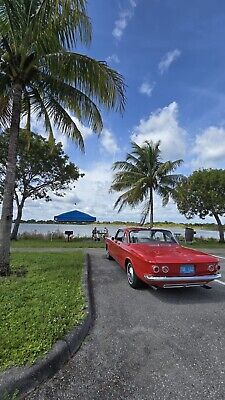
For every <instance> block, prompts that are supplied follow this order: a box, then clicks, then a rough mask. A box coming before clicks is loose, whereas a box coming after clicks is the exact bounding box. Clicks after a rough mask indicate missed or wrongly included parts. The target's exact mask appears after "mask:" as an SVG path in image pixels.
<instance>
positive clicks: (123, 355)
mask: <svg viewBox="0 0 225 400" xmlns="http://www.w3.org/2000/svg"><path fill="white" fill-rule="evenodd" d="M209 253H210V254H214V255H219V256H220V257H223V258H221V259H220V260H221V263H220V264H221V267H222V268H221V270H222V273H223V271H224V277H223V278H222V281H221V283H219V282H215V283H214V284H213V285H212V289H211V290H207V289H204V288H188V289H164V290H157V291H154V290H152V289H151V288H143V289H141V290H134V289H132V288H130V287H129V286H128V284H127V282H126V275H125V273H124V272H123V271H122V270H121V269H120V268H119V266H118V265H117V264H116V263H115V262H114V261H108V260H107V259H106V258H105V254H104V251H102V250H100V249H95V250H92V251H90V254H91V259H92V268H93V285H94V297H95V308H96V320H95V325H94V327H93V329H92V331H91V332H90V334H89V335H88V337H87V338H86V340H85V342H84V343H83V345H82V347H81V349H80V350H79V351H78V353H77V354H76V355H75V357H74V358H73V359H71V361H70V362H69V363H68V364H67V365H66V366H65V367H64V368H63V369H62V370H61V371H60V372H59V373H58V374H56V375H55V376H54V377H53V378H52V379H51V380H49V381H48V382H46V383H45V384H44V385H42V386H41V387H40V388H39V389H37V390H36V391H35V392H33V393H32V394H30V395H29V396H27V397H26V399H29V400H32V399H33V400H38V399H39V400H40V399H43V400H47V399H54V400H56V399H60V400H61V399H62V400H64V399H85V400H108V399H115V400H120V399H121V400H122V399H124V400H125V399H127V400H147V399H148V400H149V399H157V400H162V399H170V400H176V399H177V400H178V399H179V400H180V399H186V400H188V399H212V400H213V399H217V400H218V399H225V390H224V387H225V386H224V383H225V334H224V332H225V251H221V250H210V251H209Z"/></svg>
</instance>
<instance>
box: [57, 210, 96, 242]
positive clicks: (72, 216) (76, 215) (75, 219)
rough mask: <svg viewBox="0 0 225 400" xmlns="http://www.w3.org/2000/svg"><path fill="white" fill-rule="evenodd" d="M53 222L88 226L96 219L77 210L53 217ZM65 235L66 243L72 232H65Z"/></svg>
mask: <svg viewBox="0 0 225 400" xmlns="http://www.w3.org/2000/svg"><path fill="white" fill-rule="evenodd" d="M54 221H55V222H58V223H60V222H70V223H75V224H88V223H90V222H95V221H96V217H92V216H91V215H89V214H86V213H83V212H81V211H78V210H73V211H68V212H66V213H63V214H59V215H55V216H54ZM65 235H67V239H68V242H69V241H70V238H71V237H72V235H73V231H65Z"/></svg>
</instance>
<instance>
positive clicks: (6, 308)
mask: <svg viewBox="0 0 225 400" xmlns="http://www.w3.org/2000/svg"><path fill="white" fill-rule="evenodd" d="M12 264H13V269H14V270H16V269H18V268H19V269H21V268H25V269H26V270H27V274H26V275H25V276H24V277H16V275H12V276H11V277H10V278H0V303H1V307H0V321H1V324H0V370H4V369H6V368H8V367H12V366H17V365H24V364H31V363H33V362H34V361H35V360H36V359H37V358H38V357H40V356H42V355H43V354H45V353H46V352H48V351H49V350H50V349H51V347H52V345H53V344H54V343H55V342H56V340H57V339H60V338H62V337H63V335H64V334H65V333H67V332H68V331H69V330H70V329H72V328H73V327H74V326H75V325H77V324H79V323H80V322H81V321H82V319H83V318H84V307H85V299H84V294H83V288H82V283H81V282H82V271H83V254H82V252H76V253H73V254H66V253H60V254H58V253H57V254H54V253H51V254H49V253H45V254H38V253H32V254H24V253H21V254H13V255H12Z"/></svg>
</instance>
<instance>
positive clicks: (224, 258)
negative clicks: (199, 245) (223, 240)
mask: <svg viewBox="0 0 225 400" xmlns="http://www.w3.org/2000/svg"><path fill="white" fill-rule="evenodd" d="M210 256H214V257H217V258H222V259H223V260H225V257H221V256H216V255H215V254H210Z"/></svg>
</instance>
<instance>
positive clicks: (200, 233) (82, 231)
mask: <svg viewBox="0 0 225 400" xmlns="http://www.w3.org/2000/svg"><path fill="white" fill-rule="evenodd" d="M94 226H95V225H94V224H88V225H74V224H66V225H65V224H57V223H55V224H20V227H19V233H20V234H21V233H25V232H27V233H33V234H35V233H36V234H38V233H41V234H44V235H46V234H47V233H53V232H62V233H64V232H65V231H73V234H74V236H78V237H79V236H82V237H83V236H87V237H90V236H91V234H92V230H93V228H94ZM96 227H97V229H98V230H99V231H103V229H104V228H105V227H106V228H107V229H108V231H109V235H110V236H114V235H115V233H116V231H117V230H118V229H119V228H122V227H123V224H121V225H112V224H105V225H104V224H98V225H96ZM168 229H169V230H171V231H172V232H173V233H180V234H181V235H182V236H184V231H185V228H174V227H173V228H168ZM195 232H196V235H195V237H203V238H215V239H218V237H219V235H218V232H217V231H207V230H201V229H195Z"/></svg>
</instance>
